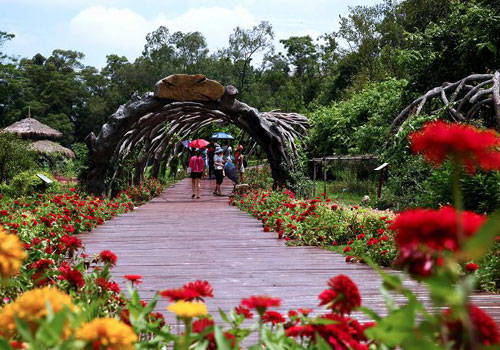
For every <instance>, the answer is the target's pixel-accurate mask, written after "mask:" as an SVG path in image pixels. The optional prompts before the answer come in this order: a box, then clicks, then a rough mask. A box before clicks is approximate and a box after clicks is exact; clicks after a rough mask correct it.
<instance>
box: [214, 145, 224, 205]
mask: <svg viewBox="0 0 500 350" xmlns="http://www.w3.org/2000/svg"><path fill="white" fill-rule="evenodd" d="M222 153H223V151H222V148H220V147H217V148H216V149H215V155H214V173H215V191H214V194H215V195H216V196H222V192H221V190H220V185H221V184H222V180H224V173H223V171H224V160H223V159H222Z"/></svg>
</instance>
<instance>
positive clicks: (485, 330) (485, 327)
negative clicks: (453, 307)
mask: <svg viewBox="0 0 500 350" xmlns="http://www.w3.org/2000/svg"><path fill="white" fill-rule="evenodd" d="M444 316H445V319H448V321H447V322H446V326H447V327H448V329H449V333H450V338H451V339H452V340H453V341H454V342H455V345H456V348H457V349H458V348H461V346H463V345H465V349H470V346H467V345H468V344H463V343H464V341H465V339H464V338H463V335H464V333H466V332H465V331H464V327H463V325H462V323H461V322H460V321H456V320H452V319H450V318H451V317H450V316H451V312H450V311H449V310H445V311H444ZM469 317H470V322H471V325H472V331H473V333H474V338H475V339H476V340H477V341H478V342H479V343H480V344H482V345H498V344H500V332H499V331H498V326H497V324H496V322H495V321H494V320H493V319H492V318H491V317H490V316H489V315H488V314H486V313H485V312H484V311H483V310H481V309H480V308H478V307H477V306H475V305H473V304H469Z"/></svg>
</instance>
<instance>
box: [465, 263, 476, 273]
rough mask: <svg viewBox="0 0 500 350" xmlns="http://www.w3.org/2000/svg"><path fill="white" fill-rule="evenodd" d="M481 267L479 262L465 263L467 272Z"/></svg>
mask: <svg viewBox="0 0 500 350" xmlns="http://www.w3.org/2000/svg"><path fill="white" fill-rule="evenodd" d="M478 268H479V266H478V265H477V264H474V263H468V264H466V265H465V271H467V272H474V271H476V270H477V269H478Z"/></svg>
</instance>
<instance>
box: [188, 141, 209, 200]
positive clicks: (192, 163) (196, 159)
mask: <svg viewBox="0 0 500 350" xmlns="http://www.w3.org/2000/svg"><path fill="white" fill-rule="evenodd" d="M189 167H190V168H191V186H192V189H193V195H192V196H191V198H194V197H196V198H200V180H201V176H202V175H203V169H204V168H205V161H204V160H203V158H202V157H201V154H200V151H199V150H196V151H195V152H194V155H193V156H192V157H191V159H190V160H189Z"/></svg>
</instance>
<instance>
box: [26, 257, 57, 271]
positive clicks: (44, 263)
mask: <svg viewBox="0 0 500 350" xmlns="http://www.w3.org/2000/svg"><path fill="white" fill-rule="evenodd" d="M53 264H54V260H52V259H40V260H38V261H35V262H34V263H32V264H31V268H32V269H35V270H40V271H43V270H45V269H47V268H48V267H49V266H50V265H53Z"/></svg>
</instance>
